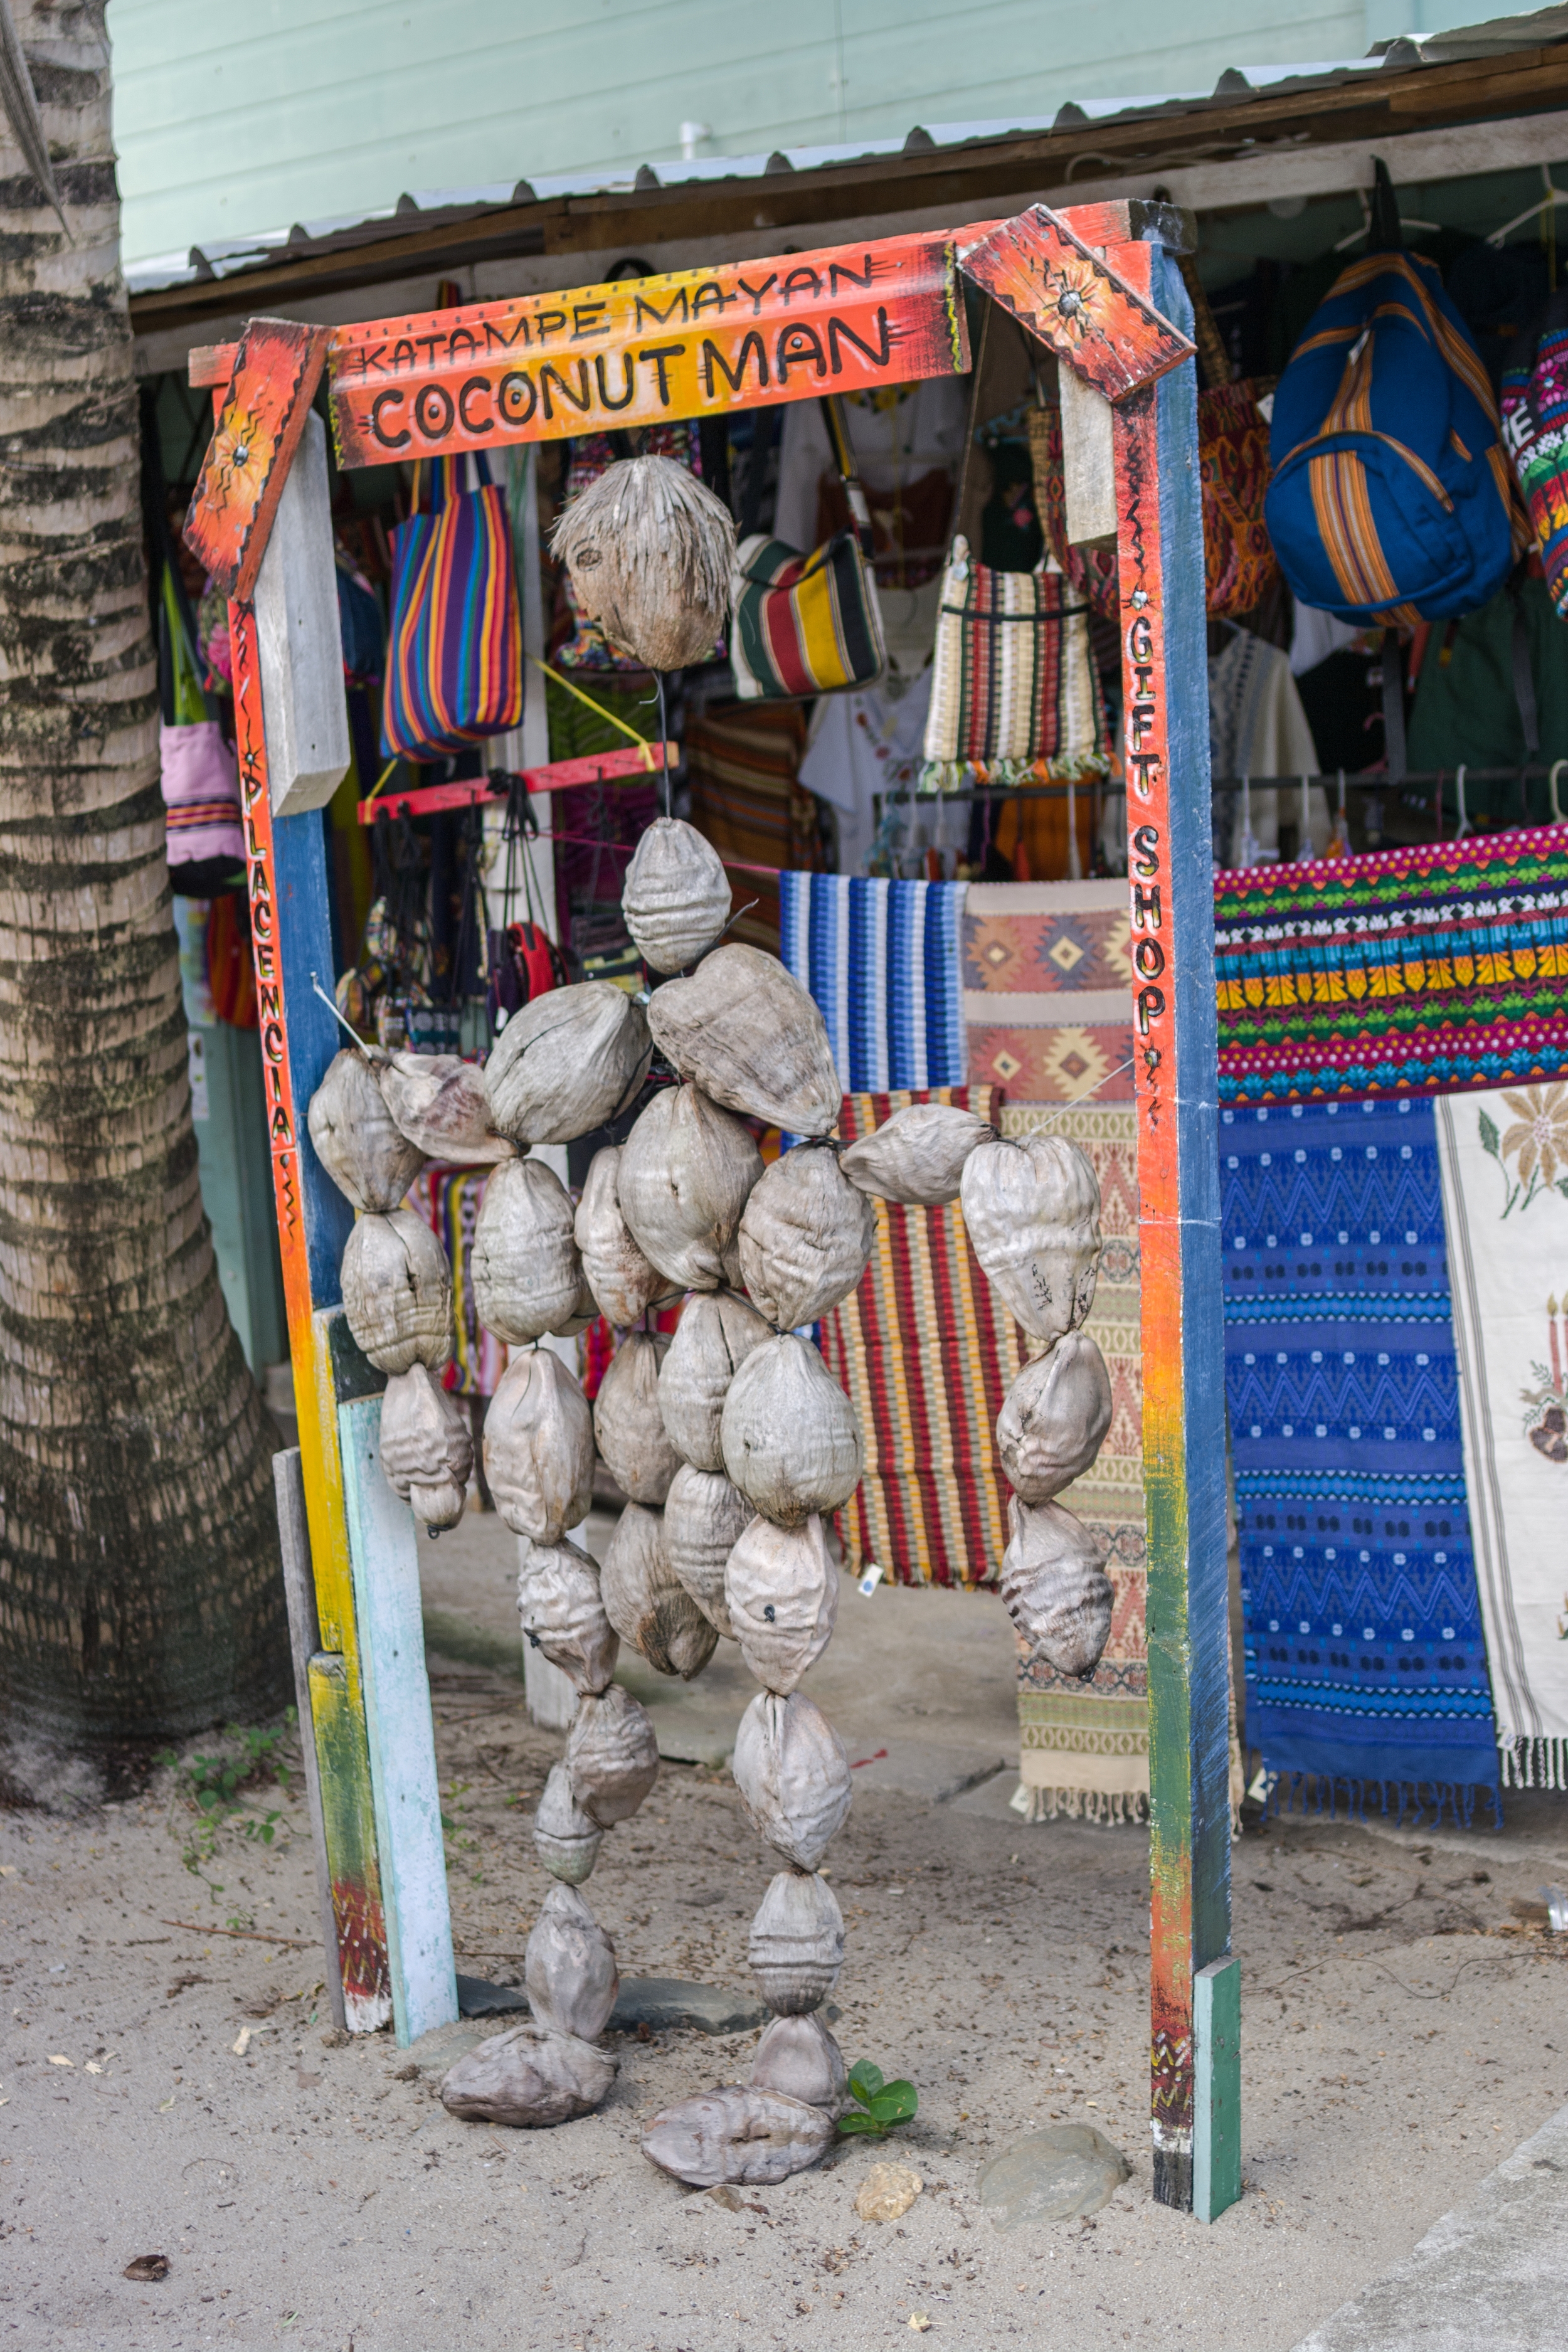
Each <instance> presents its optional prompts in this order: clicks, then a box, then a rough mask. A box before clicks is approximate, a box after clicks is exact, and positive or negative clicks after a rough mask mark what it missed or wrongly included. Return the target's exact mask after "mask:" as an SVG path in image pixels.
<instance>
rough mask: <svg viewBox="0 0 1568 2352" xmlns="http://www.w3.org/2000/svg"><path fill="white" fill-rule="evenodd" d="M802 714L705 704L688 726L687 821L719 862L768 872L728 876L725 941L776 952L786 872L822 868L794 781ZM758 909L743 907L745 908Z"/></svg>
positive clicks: (812, 805) (807, 800)
mask: <svg viewBox="0 0 1568 2352" xmlns="http://www.w3.org/2000/svg"><path fill="white" fill-rule="evenodd" d="M804 750H805V711H804V709H802V707H801V705H800V704H799V703H798V702H772V703H769V702H710V703H709V704H708V706H707V708H706V709H703V710H701V711H699V712H695V713H693V715H692V716H691V717H689V719H687V722H686V772H687V775H688V777H689V780H690V784H691V802H690V808H689V815H690V819H691V822H692V824H694V825H695V826H696V827H697V830H698V832H699V833H700V834H701V835H703V837H704V839H705V840H708V841H710V842H711V843H712V845H713V846H714V848H715V849H716V850H717V851H718V852H719V855H720V856H721V857H725V858H736V859H740V860H742V861H743V865H744V866H767V867H772V868H773V873H763V874H752V873H747V872H745V871H744V870H743V866H737V868H736V870H735V871H734V872H733V873H731V877H730V878H731V883H732V884H733V886H734V892H735V902H736V904H737V906H739V907H742V908H747V909H748V910H747V911H746V912H745V913H743V914H741V915H739V916H737V917H736V919H735V920H734V921H733V922H732V923H731V926H730V929H729V932H728V934H727V936H728V937H729V938H731V939H734V940H746V941H749V942H750V944H751V945H752V947H760V948H768V949H771V950H777V947H778V940H779V897H778V883H777V881H776V880H775V879H774V874H775V873H776V872H777V871H778V870H779V869H781V868H784V867H792V866H793V867H801V866H809V867H815V866H817V865H818V864H819V863H820V852H819V847H818V843H817V826H816V802H815V801H814V800H813V799H812V797H811V794H810V793H808V792H806V791H805V789H804V788H803V786H802V785H801V782H800V781H799V778H800V761H801V753H802V752H803V751H804ZM753 900H754V901H755V903H754V904H752V905H750V906H749V907H748V902H749V901H753Z"/></svg>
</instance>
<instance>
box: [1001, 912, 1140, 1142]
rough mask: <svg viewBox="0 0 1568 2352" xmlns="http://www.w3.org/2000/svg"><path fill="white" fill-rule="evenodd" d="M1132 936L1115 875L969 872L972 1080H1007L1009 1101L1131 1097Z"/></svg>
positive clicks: (1004, 1083)
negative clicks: (1004, 876)
mask: <svg viewBox="0 0 1568 2352" xmlns="http://www.w3.org/2000/svg"><path fill="white" fill-rule="evenodd" d="M1131 985H1132V962H1131V921H1130V918H1129V914H1128V899H1127V885H1126V883H1125V882H1121V881H1118V880H1116V879H1114V878H1111V879H1109V880H1105V881H1099V882H1029V883H1017V882H972V883H971V884H970V886H969V896H968V898H967V899H966V900H965V902H964V910H963V1017H964V1021H965V1024H966V1025H967V1029H968V1035H969V1072H970V1077H971V1081H972V1083H973V1084H975V1085H982V1084H985V1085H991V1086H998V1087H1005V1088H1006V1090H1007V1093H1008V1094H1009V1096H1011V1097H1012V1098H1013V1099H1014V1101H1016V1102H1025V1103H1037V1102H1075V1101H1077V1100H1078V1099H1079V1097H1080V1096H1088V1095H1090V1094H1092V1095H1093V1097H1094V1098H1095V1100H1096V1101H1097V1102H1100V1103H1116V1102H1131V1099H1132V1069H1131V1058H1132V1012H1131Z"/></svg>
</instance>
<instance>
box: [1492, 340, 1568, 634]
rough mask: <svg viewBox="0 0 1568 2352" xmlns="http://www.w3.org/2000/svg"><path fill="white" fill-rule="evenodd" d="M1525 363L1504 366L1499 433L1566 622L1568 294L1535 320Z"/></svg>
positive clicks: (1558, 611)
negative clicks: (1517, 480) (1517, 479)
mask: <svg viewBox="0 0 1568 2352" xmlns="http://www.w3.org/2000/svg"><path fill="white" fill-rule="evenodd" d="M1531 344H1532V346H1533V349H1532V352H1531V360H1530V362H1529V364H1528V365H1527V366H1525V367H1523V368H1518V369H1510V370H1507V371H1505V373H1504V375H1503V380H1502V437H1503V441H1504V444H1505V446H1506V447H1507V449H1508V453H1509V456H1510V458H1511V459H1512V461H1513V469H1514V472H1515V474H1516V475H1517V476H1518V478H1519V486H1520V488H1521V491H1522V492H1523V494H1524V502H1525V505H1526V507H1527V508H1528V509H1529V513H1530V521H1531V530H1533V532H1534V534H1535V544H1536V546H1537V548H1538V549H1539V551H1540V554H1541V561H1542V566H1543V568H1544V570H1545V572H1546V585H1547V589H1548V591H1549V593H1550V594H1551V597H1552V607H1553V609H1554V611H1555V612H1556V614H1557V617H1558V619H1559V620H1560V621H1568V295H1563V294H1554V295H1553V296H1552V299H1551V300H1550V301H1549V302H1548V304H1547V306H1546V309H1545V310H1544V311H1543V313H1542V316H1541V318H1540V319H1539V320H1537V321H1536V324H1535V328H1534V331H1533V333H1532V335H1531Z"/></svg>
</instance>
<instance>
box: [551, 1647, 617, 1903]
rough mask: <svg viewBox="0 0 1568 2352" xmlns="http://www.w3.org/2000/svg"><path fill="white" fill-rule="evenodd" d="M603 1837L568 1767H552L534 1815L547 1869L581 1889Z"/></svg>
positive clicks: (596, 1858)
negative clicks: (584, 1808)
mask: <svg viewBox="0 0 1568 2352" xmlns="http://www.w3.org/2000/svg"><path fill="white" fill-rule="evenodd" d="M611 1638H612V1640H613V1639H614V1636H613V1635H612V1636H611ZM604 1837H605V1832H604V1831H603V1830H602V1829H601V1828H600V1827H599V1825H598V1823H597V1822H592V1821H590V1820H589V1818H588V1816H587V1814H586V1813H584V1812H581V1811H579V1810H578V1806H577V1801H576V1799H575V1798H574V1796H573V1794H572V1776H571V1774H570V1773H569V1772H568V1771H567V1769H566V1767H565V1765H564V1764H552V1766H551V1768H550V1777H549V1779H548V1780H546V1781H545V1783H544V1792H543V1794H542V1796H541V1798H540V1800H539V1803H538V1805H537V1806H536V1808H535V1810H534V1815H533V1850H534V1852H535V1853H536V1854H537V1855H538V1856H539V1859H540V1861H541V1862H542V1864H543V1865H544V1867H545V1869H546V1870H547V1871H548V1872H549V1873H550V1874H551V1876H552V1878H559V1879H560V1880H561V1882H562V1883H563V1885H566V1886H581V1885H582V1884H583V1882H584V1879H586V1878H588V1877H590V1876H591V1875H592V1874H593V1869H594V1864H595V1862H596V1861H597V1860H598V1858H599V1848H600V1846H601V1845H602V1844H603V1843H604Z"/></svg>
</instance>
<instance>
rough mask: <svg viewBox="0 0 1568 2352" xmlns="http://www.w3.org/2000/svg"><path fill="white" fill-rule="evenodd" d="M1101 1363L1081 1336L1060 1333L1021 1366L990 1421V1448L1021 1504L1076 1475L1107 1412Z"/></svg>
mask: <svg viewBox="0 0 1568 2352" xmlns="http://www.w3.org/2000/svg"><path fill="white" fill-rule="evenodd" d="M1114 1402H1115V1401H1114V1399H1113V1398H1112V1396H1111V1392H1110V1373H1109V1372H1108V1371H1107V1370H1106V1369H1105V1358H1104V1357H1103V1356H1102V1355H1101V1354H1100V1349H1099V1347H1098V1346H1097V1345H1096V1343H1095V1341H1094V1340H1093V1339H1090V1338H1089V1333H1088V1332H1087V1331H1068V1333H1067V1334H1066V1336H1065V1337H1064V1338H1062V1339H1058V1341H1057V1344H1056V1346H1055V1347H1054V1348H1053V1349H1051V1350H1050V1352H1049V1354H1048V1355H1045V1356H1037V1357H1035V1358H1034V1359H1033V1360H1032V1361H1031V1362H1029V1363H1027V1364H1026V1365H1025V1366H1024V1369H1023V1370H1022V1371H1021V1372H1020V1373H1019V1375H1018V1377H1017V1379H1016V1381H1014V1383H1013V1385H1012V1387H1011V1388H1010V1389H1009V1390H1008V1391H1007V1395H1006V1398H1005V1402H1004V1403H1003V1406H1002V1410H1001V1412H999V1413H998V1414H997V1416H996V1451H997V1452H998V1454H1000V1455H1001V1457H1002V1467H1003V1469H1004V1470H1005V1472H1006V1474H1007V1476H1008V1479H1009V1480H1010V1482H1011V1484H1012V1486H1013V1489H1014V1492H1015V1493H1016V1495H1017V1496H1018V1499H1019V1501H1020V1502H1023V1503H1048V1502H1049V1501H1050V1500H1051V1497H1052V1496H1054V1495H1059V1494H1060V1493H1061V1491H1062V1488H1063V1487H1064V1486H1071V1484H1072V1482H1073V1480H1074V1479H1075V1478H1081V1477H1082V1476H1083V1474H1084V1472H1085V1471H1086V1470H1088V1469H1089V1467H1090V1465H1091V1464H1092V1463H1093V1461H1094V1458H1095V1455H1096V1454H1098V1453H1099V1452H1100V1447H1101V1445H1102V1444H1104V1442H1105V1433H1106V1432H1107V1430H1108V1429H1109V1428H1110V1417H1111V1413H1112V1412H1113V1411H1114Z"/></svg>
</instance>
